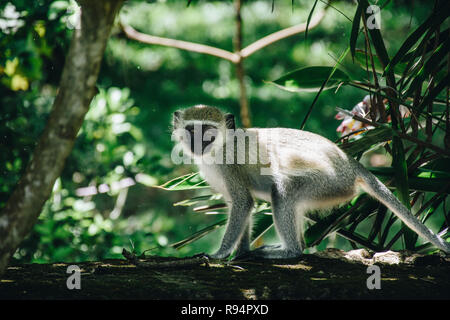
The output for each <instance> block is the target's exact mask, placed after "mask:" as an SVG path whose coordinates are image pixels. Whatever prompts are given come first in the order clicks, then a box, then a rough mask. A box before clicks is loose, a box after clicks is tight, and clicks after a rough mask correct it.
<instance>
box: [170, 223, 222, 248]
mask: <svg viewBox="0 0 450 320" xmlns="http://www.w3.org/2000/svg"><path fill="white" fill-rule="evenodd" d="M227 220H228V219H223V220H220V221H218V222H216V223H214V224H212V225H210V226H208V227H206V228H203V229H201V230H199V231H197V232H195V233H193V234H192V235H190V236H189V237H187V238H185V239H183V240H181V241H178V242H176V243H173V244H171V247H172V248H174V249H180V248H182V247H184V246H186V245H188V244H189V243H192V242H194V241H197V240H198V239H200V238H203V237H204V236H206V235H207V234H210V233H211V232H213V231H214V230H216V229H217V228H220V227H221V226H224V225H225V224H226V223H227Z"/></svg>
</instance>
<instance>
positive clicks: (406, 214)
mask: <svg viewBox="0 0 450 320" xmlns="http://www.w3.org/2000/svg"><path fill="white" fill-rule="evenodd" d="M359 177H360V179H359V180H360V182H359V185H360V186H361V188H362V189H363V190H364V191H365V192H367V193H368V194H370V195H371V196H372V197H374V198H376V199H377V200H378V201H380V202H381V203H382V204H384V205H385V206H386V207H388V208H389V210H391V211H392V212H393V213H395V215H396V216H397V217H399V218H400V219H401V220H402V221H403V222H404V223H405V224H406V225H407V226H408V227H409V228H410V229H412V230H413V231H414V232H416V233H417V234H418V235H419V236H421V237H422V238H424V239H426V240H428V241H429V242H431V243H432V244H434V245H435V246H436V247H437V248H439V249H441V250H443V251H445V252H447V253H450V243H448V242H446V241H445V240H443V239H442V238H441V237H439V236H438V235H436V234H434V233H433V231H431V230H430V229H428V227H426V226H425V225H424V224H423V223H422V222H420V221H419V220H418V219H417V218H416V217H415V216H414V215H413V214H412V213H411V212H410V211H409V210H408V209H407V208H406V207H405V206H404V205H403V204H402V203H401V202H400V201H399V200H398V199H397V198H396V197H395V196H394V195H393V194H392V192H391V191H390V190H389V189H388V188H387V187H386V186H385V185H384V184H383V183H382V182H381V181H380V180H378V179H377V178H376V177H375V176H374V175H373V174H372V173H370V172H369V171H367V170H366V169H364V170H360V174H359Z"/></svg>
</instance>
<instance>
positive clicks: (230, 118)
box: [225, 113, 236, 130]
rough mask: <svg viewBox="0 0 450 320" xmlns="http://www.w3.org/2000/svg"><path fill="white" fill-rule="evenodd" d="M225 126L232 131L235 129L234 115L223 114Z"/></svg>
mask: <svg viewBox="0 0 450 320" xmlns="http://www.w3.org/2000/svg"><path fill="white" fill-rule="evenodd" d="M225 125H226V127H227V129H233V130H235V129H236V123H235V121H234V115H232V114H231V113H227V114H225Z"/></svg>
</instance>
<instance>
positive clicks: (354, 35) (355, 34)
mask: <svg viewBox="0 0 450 320" xmlns="http://www.w3.org/2000/svg"><path fill="white" fill-rule="evenodd" d="M361 11H362V6H361V4H360V3H358V7H357V8H356V12H355V17H354V18H353V23H352V31H351V33H350V53H351V55H352V59H353V60H355V50H356V41H357V40H358V35H359V31H360V30H359V25H360V23H361Z"/></svg>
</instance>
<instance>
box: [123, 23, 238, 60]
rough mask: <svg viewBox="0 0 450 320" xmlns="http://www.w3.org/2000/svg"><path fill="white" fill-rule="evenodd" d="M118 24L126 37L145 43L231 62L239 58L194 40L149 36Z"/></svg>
mask: <svg viewBox="0 0 450 320" xmlns="http://www.w3.org/2000/svg"><path fill="white" fill-rule="evenodd" d="M119 25H120V27H121V28H122V30H123V32H124V33H125V35H126V36H127V37H128V38H130V39H133V40H136V41H139V42H142V43H145V44H151V45H153V44H156V45H160V46H165V47H171V48H177V49H181V50H186V51H191V52H198V53H203V54H208V55H210V56H215V57H218V58H222V59H225V60H228V61H231V62H232V63H237V62H239V60H240V59H241V58H240V57H239V55H237V54H235V53H233V52H230V51H226V50H223V49H219V48H215V47H211V46H207V45H204V44H199V43H194V42H188V41H182V40H175V39H170V38H163V37H157V36H151V35H148V34H145V33H141V32H139V31H136V30H135V29H134V28H133V27H130V26H129V25H125V24H123V23H122V22H119Z"/></svg>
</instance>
